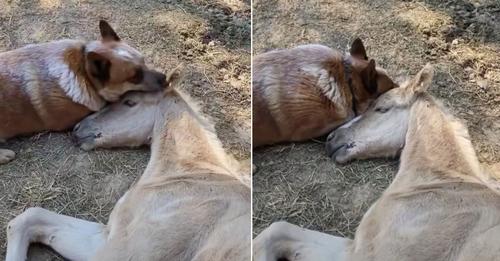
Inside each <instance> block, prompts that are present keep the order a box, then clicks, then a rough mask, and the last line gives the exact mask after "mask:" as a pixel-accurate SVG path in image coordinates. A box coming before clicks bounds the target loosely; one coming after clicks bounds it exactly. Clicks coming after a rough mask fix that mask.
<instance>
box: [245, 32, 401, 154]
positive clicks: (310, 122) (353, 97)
mask: <svg viewBox="0 0 500 261" xmlns="http://www.w3.org/2000/svg"><path fill="white" fill-rule="evenodd" d="M252 82H253V98H252V99H253V112H252V114H253V146H254V147H256V146H261V145H267V144H273V143H278V142H284V141H302V140H307V139H311V138H315V137H318V136H321V135H324V134H326V133H328V132H329V131H331V130H332V129H334V128H335V127H337V126H339V125H340V124H342V123H343V122H345V121H346V120H349V119H351V118H353V117H354V116H356V115H357V114H358V113H362V112H363V111H365V110H366V109H367V107H368V105H369V104H370V103H371V102H372V101H373V100H374V99H375V98H377V97H378V96H379V95H380V94H382V93H384V92H386V91H388V90H390V89H392V88H394V87H396V86H397V85H396V84H395V83H394V82H393V81H392V80H391V79H390V78H389V76H388V75H387V73H386V72H385V71H384V70H383V69H381V68H378V67H376V66H375V61H374V60H372V59H371V60H368V57H367V55H366V51H365V47H364V45H363V42H362V41H361V40H360V39H356V40H354V42H353V43H352V46H351V50H350V55H343V54H342V53H341V52H340V51H337V50H333V49H331V48H328V47H326V46H322V45H317V44H311V45H302V46H298V47H296V48H292V49H286V50H277V51H271V52H268V53H264V54H261V55H257V56H256V57H255V58H254V59H253V80H252Z"/></svg>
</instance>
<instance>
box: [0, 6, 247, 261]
mask: <svg viewBox="0 0 500 261" xmlns="http://www.w3.org/2000/svg"><path fill="white" fill-rule="evenodd" d="M101 18H104V19H107V20H108V21H109V22H110V23H111V24H112V25H113V26H114V27H115V29H116V31H117V32H118V34H119V35H120V36H121V37H122V38H123V39H125V40H126V41H127V42H129V43H130V44H131V45H132V46H135V47H136V48H137V49H139V50H140V51H142V52H143V53H144V55H145V56H146V58H147V62H148V63H150V64H151V65H153V66H154V67H155V68H157V69H160V70H168V69H170V68H173V67H174V66H176V65H177V64H179V63H181V62H183V63H184V64H187V72H186V77H187V79H189V80H188V81H187V82H188V84H186V85H185V86H184V89H185V90H186V91H187V92H188V93H190V94H191V95H192V96H193V97H194V98H196V99H198V100H200V101H201V105H202V109H203V111H204V112H205V113H207V114H209V115H210V116H212V117H213V118H214V120H215V123H216V129H217V131H218V133H219V137H220V138H221V139H222V141H223V144H224V146H225V147H226V148H227V149H228V150H229V151H230V152H232V153H233V154H235V155H236V157H237V158H239V159H246V158H248V157H249V155H250V126H251V124H250V110H249V107H250V88H249V83H250V6H249V1H235V0H231V1H229V0H227V1H223V0H220V1H204V0H192V1H175V0H162V1H156V0H138V1H135V0H134V1H133V0H110V1H95V0H66V1H64V0H39V1H38V0H36V1H35V0H32V1H21V0H8V1H1V2H0V51H5V50H9V49H13V48H18V47H21V46H23V45H25V44H28V43H37V42H45V41H50V40H55V39H61V38H80V39H89V40H91V39H96V38H97V37H98V29H97V23H98V20H99V19H101ZM1 146H2V147H3V148H9V149H12V150H14V151H16V153H17V158H16V159H15V160H14V161H13V162H11V163H9V164H6V165H2V166H0V231H5V227H6V223H7V222H8V221H9V220H10V219H11V218H13V217H14V216H15V215H17V214H19V213H21V212H22V211H23V210H24V209H25V208H27V207H32V206H40V207H45V208H47V209H49V210H53V211H56V212H59V213H63V214H66V215H70V216H74V217H78V218H84V219H87V220H92V221H97V222H102V223H105V222H106V221H107V217H108V215H109V213H110V211H111V209H112V207H113V205H114V203H115V202H116V200H117V199H118V198H119V197H120V196H121V195H122V194H123V193H124V191H125V190H126V189H127V188H128V187H129V186H130V184H131V183H132V182H133V181H134V180H135V179H136V178H137V177H138V175H140V174H141V173H142V171H143V170H144V168H145V166H146V164H147V161H148V158H149V150H148V149H147V148H142V149H139V150H97V151H92V152H83V151H81V150H79V149H78V148H76V147H74V145H73V144H72V142H71V139H70V137H69V134H68V133H46V134H41V135H36V136H35V137H30V138H17V139H13V140H9V141H8V142H7V143H6V144H2V145H1ZM5 239H6V238H5V233H4V232H2V233H0V247H1V248H0V256H4V255H5V248H6V242H5ZM32 252H35V253H31V255H30V260H62V258H61V257H59V256H57V255H56V254H54V253H53V252H51V251H48V250H47V249H45V248H40V247H35V248H32Z"/></svg>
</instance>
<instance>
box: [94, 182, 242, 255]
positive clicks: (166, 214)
mask: <svg viewBox="0 0 500 261" xmlns="http://www.w3.org/2000/svg"><path fill="white" fill-rule="evenodd" d="M151 181H153V180H151ZM249 198H250V191H249V189H248V187H246V186H245V185H243V184H242V183H241V182H239V181H238V180H236V179H235V178H233V177H229V176H226V175H221V174H211V173H203V174H196V175H189V176H183V175H176V176H172V177H169V178H165V179H162V180H161V182H157V181H154V182H151V183H150V182H147V181H146V182H144V183H143V182H139V184H137V185H136V186H134V187H133V188H132V189H131V190H130V191H129V192H128V193H127V194H126V195H125V196H124V199H123V201H122V202H121V203H119V204H117V206H116V208H115V210H114V211H113V215H112V216H111V218H110V225H109V229H110V235H109V241H108V243H107V244H106V246H105V247H104V248H103V249H101V251H100V252H99V254H98V255H97V256H96V258H95V260H151V261H154V260H247V259H248V256H249V253H250V252H249V248H248V246H249V245H250V236H249V235H250V226H248V222H250V212H249V204H250V202H249Z"/></svg>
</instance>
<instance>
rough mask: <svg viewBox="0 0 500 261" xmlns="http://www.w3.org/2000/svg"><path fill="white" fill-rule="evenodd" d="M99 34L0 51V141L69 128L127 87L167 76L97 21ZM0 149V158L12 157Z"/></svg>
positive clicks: (152, 85) (156, 85)
mask: <svg viewBox="0 0 500 261" xmlns="http://www.w3.org/2000/svg"><path fill="white" fill-rule="evenodd" d="M99 29H100V31H101V36H102V39H100V40H97V41H90V42H85V41H79V40H59V41H54V42H49V43H43V44H32V45H28V46H25V47H23V48H20V49H16V50H12V51H8V52H4V53H0V141H1V140H5V139H8V138H11V137H14V136H19V135H27V134H32V133H36V132H41V131H61V130H66V129H68V128H71V127H72V126H73V125H75V124H76V123H77V122H79V121H80V120H81V119H83V118H84V117H85V116H86V115H88V114H89V113H91V112H95V111H98V110H100V109H101V108H102V107H103V106H104V105H105V103H106V101H116V100H118V98H119V97H120V96H121V95H122V94H123V93H125V92H127V91H131V90H140V91H154V90H160V89H161V88H162V86H165V81H166V80H165V79H166V76H165V75H164V74H162V73H159V72H156V71H153V70H151V69H149V68H148V67H147V66H146V65H145V63H144V58H143V56H142V55H141V53H140V52H139V51H137V50H136V49H134V48H132V47H130V46H129V45H127V44H126V43H124V42H123V41H121V40H120V38H119V37H118V35H117V34H116V33H115V31H114V30H113V28H111V26H110V25H109V24H108V23H107V22H106V21H100V23H99ZM14 157H15V154H14V152H13V151H11V150H2V149H0V164H2V163H6V162H8V161H10V160H12V159H13V158H14Z"/></svg>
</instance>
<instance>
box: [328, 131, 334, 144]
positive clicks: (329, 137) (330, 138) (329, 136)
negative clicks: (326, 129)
mask: <svg viewBox="0 0 500 261" xmlns="http://www.w3.org/2000/svg"><path fill="white" fill-rule="evenodd" d="M333 138H335V132H332V133H330V134H329V135H328V137H327V138H326V141H327V142H329V141H331V140H333Z"/></svg>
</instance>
